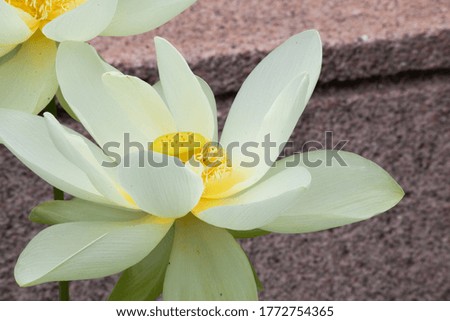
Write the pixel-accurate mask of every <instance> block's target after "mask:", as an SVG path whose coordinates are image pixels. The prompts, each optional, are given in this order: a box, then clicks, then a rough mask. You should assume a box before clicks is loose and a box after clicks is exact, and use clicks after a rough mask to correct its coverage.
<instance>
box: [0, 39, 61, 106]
mask: <svg viewBox="0 0 450 321" xmlns="http://www.w3.org/2000/svg"><path fill="white" fill-rule="evenodd" d="M55 57H56V44H55V42H54V41H52V40H49V39H47V38H45V37H44V36H43V35H42V34H41V33H40V32H36V33H35V34H34V35H33V36H32V37H31V38H30V39H29V40H28V41H26V42H25V43H23V44H22V46H21V47H20V49H19V50H18V52H17V53H16V54H15V55H13V56H12V57H11V58H10V59H8V60H6V61H5V62H3V63H2V64H1V65H0V97H1V99H0V108H9V109H15V110H20V111H25V112H28V113H34V114H37V113H39V112H40V111H41V110H42V109H44V107H45V106H47V104H48V103H49V102H50V100H51V99H52V98H53V97H54V96H55V93H56V90H57V89H58V83H57V80H56V74H55Z"/></svg>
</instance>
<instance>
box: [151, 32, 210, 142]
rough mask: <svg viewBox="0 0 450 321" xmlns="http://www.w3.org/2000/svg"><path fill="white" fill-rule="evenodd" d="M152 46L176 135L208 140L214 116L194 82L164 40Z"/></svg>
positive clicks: (181, 61)
mask: <svg viewBox="0 0 450 321" xmlns="http://www.w3.org/2000/svg"><path fill="white" fill-rule="evenodd" d="M155 45H156V53H157V61H158V69H159V76H160V78H161V84H162V87H163V89H164V95H165V97H166V100H167V102H168V104H169V109H170V111H171V113H172V115H173V117H174V119H175V122H176V125H177V128H178V131H182V132H194V133H199V134H202V135H203V136H204V137H205V138H206V139H209V140H212V138H213V136H214V116H213V114H212V112H211V107H210V104H209V102H208V97H207V96H206V95H205V93H204V92H203V89H202V87H201V85H200V84H199V82H198V80H197V78H196V77H195V75H194V74H193V73H192V71H191V70H190V69H189V66H188V64H187V63H186V61H185V60H184V58H183V56H181V54H180V53H179V52H178V51H177V50H176V49H175V48H174V47H173V46H172V45H171V44H170V43H169V42H168V41H167V40H165V39H163V38H159V37H156V38H155Z"/></svg>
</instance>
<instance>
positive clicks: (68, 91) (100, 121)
mask: <svg viewBox="0 0 450 321" xmlns="http://www.w3.org/2000/svg"><path fill="white" fill-rule="evenodd" d="M56 71H57V75H58V80H59V83H60V86H61V91H62V93H63V95H64V98H65V99H66V101H67V103H68V104H69V105H70V107H71V108H72V111H73V112H74V113H75V115H76V116H77V117H78V119H80V121H81V122H82V123H83V125H84V126H85V127H86V129H87V130H88V131H89V133H90V134H91V135H92V137H93V138H94V139H95V141H96V142H97V143H98V144H99V145H100V147H102V148H103V149H104V150H105V144H119V145H120V148H118V147H117V153H119V154H120V155H123V154H124V153H125V152H126V151H125V152H124V151H123V149H124V148H125V145H124V139H125V135H129V137H128V138H129V139H130V142H136V143H139V144H141V146H143V147H147V146H148V143H149V142H150V139H149V136H150V135H151V131H150V130H149V129H147V128H146V125H147V122H148V121H149V118H150V117H152V116H153V115H152V114H151V113H150V112H149V111H150V110H151V108H148V109H142V108H139V109H138V108H134V107H131V108H129V106H123V105H120V104H119V103H118V102H117V101H116V100H115V99H114V98H113V97H112V96H111V93H110V89H107V88H106V87H105V84H104V82H103V79H102V76H103V74H104V73H106V72H110V71H115V70H114V68H113V67H111V66H109V65H107V64H106V63H104V62H103V61H102V59H101V58H100V57H99V56H98V55H97V53H96V51H95V49H94V48H92V47H91V46H89V45H88V44H85V43H76V42H65V43H61V44H60V46H59V49H58V56H57V59H56ZM80 93H82V94H80Z"/></svg>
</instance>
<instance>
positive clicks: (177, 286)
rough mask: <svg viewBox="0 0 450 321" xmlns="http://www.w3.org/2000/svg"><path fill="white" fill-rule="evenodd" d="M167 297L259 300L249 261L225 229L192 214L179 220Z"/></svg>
mask: <svg viewBox="0 0 450 321" xmlns="http://www.w3.org/2000/svg"><path fill="white" fill-rule="evenodd" d="M163 298H164V300H171V301H172V300H177V301H180V300H186V301H187V300H189V301H194V300H196V301H197V300H201V301H210V300H257V299H258V294H257V289H256V284H255V279H254V276H253V272H252V268H251V266H250V263H249V261H248V259H247V257H246V255H245V253H244V252H243V251H242V249H241V247H240V246H239V244H237V243H236V241H235V240H234V238H233V237H232V236H231V235H230V234H229V233H228V232H227V231H225V230H223V229H219V228H216V227H213V226H210V225H208V224H205V223H203V222H201V221H199V220H197V219H195V218H193V217H192V216H190V217H186V218H183V219H182V220H177V221H176V223H175V238H174V242H173V247H172V252H171V254H170V264H169V266H168V268H167V272H166V279H165V281H164V290H163Z"/></svg>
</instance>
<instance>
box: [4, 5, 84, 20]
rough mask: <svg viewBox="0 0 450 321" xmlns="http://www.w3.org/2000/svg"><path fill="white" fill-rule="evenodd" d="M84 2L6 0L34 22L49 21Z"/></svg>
mask: <svg viewBox="0 0 450 321" xmlns="http://www.w3.org/2000/svg"><path fill="white" fill-rule="evenodd" d="M85 1H86V0H6V2H8V3H9V4H10V5H12V6H14V7H16V8H18V9H21V10H23V11H25V12H26V13H28V14H29V15H31V16H32V17H33V18H35V19H36V20H40V21H50V20H52V19H55V18H56V17H58V16H60V15H61V14H63V13H65V12H67V11H70V10H72V9H75V8H76V7H78V6H79V5H80V4H82V3H84V2H85Z"/></svg>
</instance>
